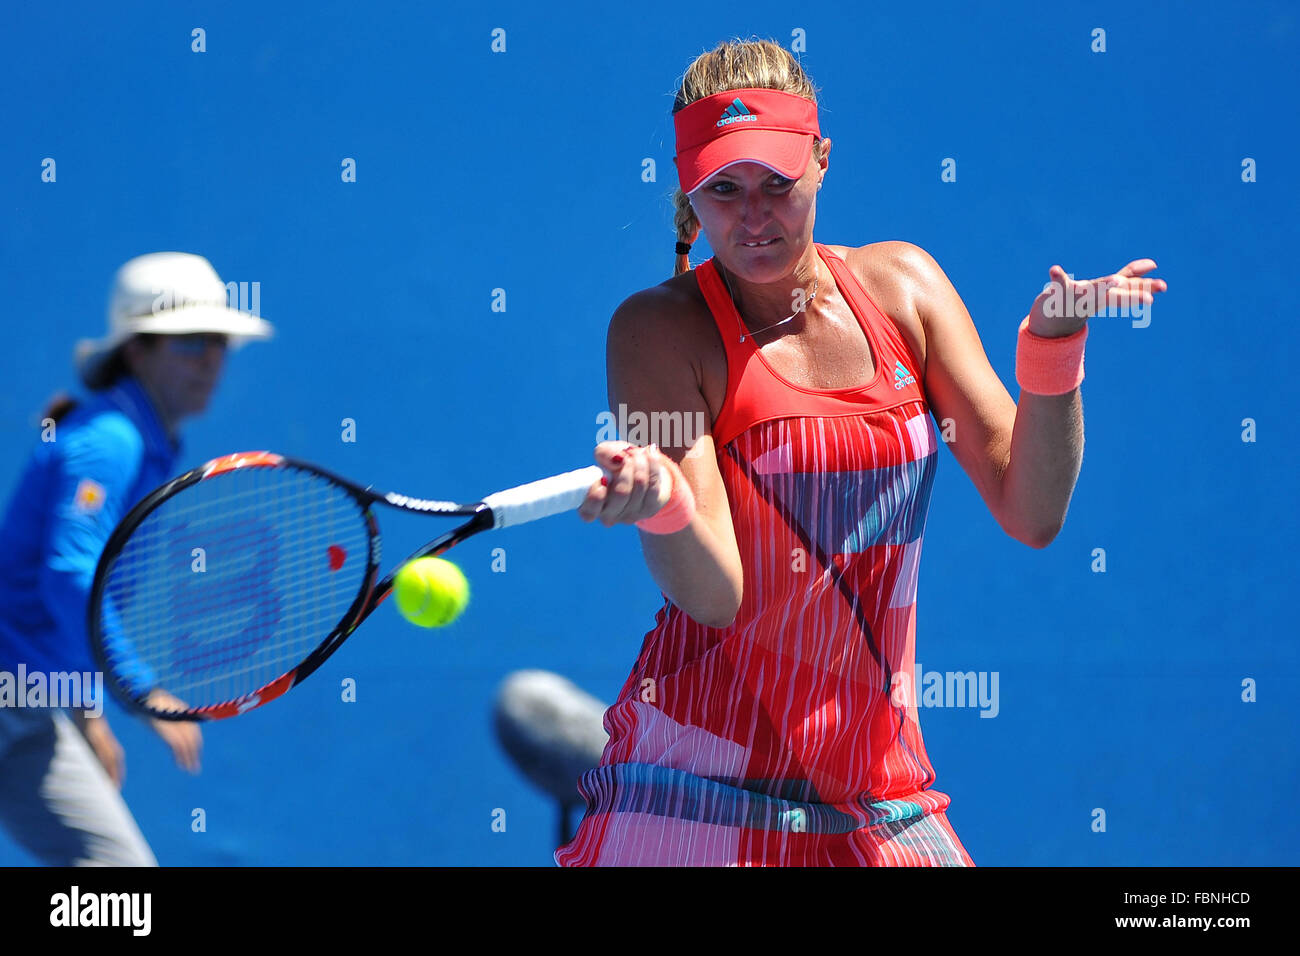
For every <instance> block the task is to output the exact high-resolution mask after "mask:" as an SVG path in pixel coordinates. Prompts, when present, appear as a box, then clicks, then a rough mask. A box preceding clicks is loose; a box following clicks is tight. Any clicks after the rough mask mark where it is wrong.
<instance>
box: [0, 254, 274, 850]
mask: <svg viewBox="0 0 1300 956" xmlns="http://www.w3.org/2000/svg"><path fill="white" fill-rule="evenodd" d="M270 335H271V326H270V324H269V323H267V322H266V321H265V320H263V319H261V318H259V317H258V316H255V315H251V314H249V313H247V312H241V311H238V310H236V309H232V308H230V307H228V305H227V297H226V287H225V284H224V283H223V282H222V281H221V279H220V277H219V276H218V275H217V272H216V270H215V269H213V267H212V265H211V264H210V263H209V262H208V261H207V260H206V259H204V258H203V257H202V256H197V255H191V254H189V253H183V252H159V253H152V254H150V255H144V256H139V257H137V258H135V259H132V260H130V261H129V262H127V263H126V264H125V265H123V266H122V267H121V268H120V269H119V270H118V272H117V276H116V278H115V281H114V283H113V289H112V292H111V295H110V300H109V308H108V333H107V335H106V336H105V337H104V338H102V339H98V340H94V341H82V342H79V343H78V344H77V348H76V354H75V357H76V363H77V370H78V374H79V376H80V378H81V381H82V384H83V385H85V387H86V388H87V389H89V390H90V393H91V394H90V397H89V398H88V399H87V400H86V401H84V402H81V403H78V402H76V401H74V400H72V399H69V398H67V397H66V396H62V395H60V396H56V397H55V398H54V399H53V400H52V401H51V404H50V407H49V408H48V409H47V411H46V413H45V416H44V425H45V426H46V427H45V432H46V434H44V435H43V436H42V437H43V440H42V441H41V443H40V444H38V445H37V446H36V448H35V450H34V451H33V452H32V454H31V458H30V459H29V461H28V463H27V467H26V469H25V471H24V472H23V475H22V478H21V479H20V481H19V484H18V487H17V489H16V490H15V492H14V494H13V497H12V499H11V500H10V502H9V507H8V509H7V510H6V512H5V515H4V519H3V523H0V825H2V826H4V828H5V829H6V830H7V831H8V833H9V835H10V836H11V837H12V838H13V839H14V840H15V841H16V842H17V843H18V844H20V845H21V846H23V847H25V848H26V849H27V850H28V851H29V852H30V853H32V854H33V855H34V856H35V857H37V859H39V860H40V861H41V862H43V863H45V864H48V865H52V866H73V865H76V866H95V865H104V866H156V865H157V861H156V860H155V859H154V855H153V852H152V851H151V850H150V848H149V845H148V843H147V842H146V841H145V839H144V836H143V835H142V834H141V832H140V828H139V827H138V826H137V824H136V822H135V819H134V818H133V817H132V815H131V811H130V810H129V809H127V806H126V803H125V802H124V801H123V799H122V796H121V794H120V793H119V790H120V788H121V786H122V781H123V779H124V777H125V762H124V759H123V758H124V755H123V751H122V748H121V746H120V745H119V744H118V742H117V739H116V738H115V737H114V736H113V732H112V731H111V730H110V729H109V726H108V719H107V718H106V717H105V716H103V715H102V712H101V713H100V714H99V715H95V714H94V713H92V712H90V711H87V710H85V709H82V708H76V707H73V708H70V709H69V710H68V712H67V713H65V712H64V711H63V710H62V709H60V708H59V707H58V706H56V705H57V704H59V701H55V700H50V701H41V700H39V699H33V698H32V695H31V694H30V693H29V692H28V688H27V687H26V686H18V684H17V675H18V674H19V672H20V669H21V671H22V672H23V673H24V674H25V675H26V676H27V681H24V684H26V683H27V682H28V681H30V680H31V679H32V678H31V675H34V674H35V675H43V676H42V677H38V678H37V679H38V680H40V679H44V680H46V681H47V682H48V681H53V680H54V679H55V678H53V677H52V675H56V674H66V673H69V672H78V673H89V672H93V671H94V670H95V665H94V663H93V661H92V659H91V653H90V646H89V639H88V635H87V633H86V608H87V604H88V601H89V597H90V587H91V582H92V580H93V578H94V573H95V566H96V564H97V563H98V561H99V556H100V553H101V552H102V551H103V548H104V544H105V542H106V541H107V540H108V536H109V534H110V533H111V532H112V530H113V528H114V527H115V526H116V524H117V523H118V521H119V520H120V519H121V518H122V517H123V516H124V515H125V514H126V512H127V511H129V510H130V509H131V507H132V506H133V505H135V504H136V502H138V501H139V500H140V499H141V498H143V497H144V496H145V495H146V494H148V493H149V492H150V491H152V490H153V489H154V488H156V487H157V486H158V485H161V484H162V483H163V482H165V481H167V480H168V479H169V478H171V477H173V476H174V475H175V473H176V462H177V460H178V458H179V454H180V441H179V437H178V431H177V429H178V427H179V425H180V423H181V422H182V421H183V420H184V419H186V418H188V417H190V416H192V415H197V414H199V413H201V412H202V411H203V410H204V409H205V408H206V407H207V404H208V400H209V399H210V397H211V395H212V392H213V390H214V389H215V388H216V385H217V382H218V381H219V380H220V377H221V372H222V369H223V367H224V364H225V356H226V351H227V349H228V348H230V347H237V346H239V345H241V344H242V343H243V342H245V341H248V340H252V339H266V338H269V337H270ZM51 420H52V424H53V427H52V428H50V427H49V426H50V425H51ZM51 438H52V439H53V440H50V439H51ZM6 674H7V675H8V681H7V686H8V688H9V690H10V692H9V693H5V692H4V687H5V686H6V685H5V681H6ZM47 686H48V687H51V688H52V687H53V683H47ZM100 687H101V688H102V683H101V684H100ZM21 695H27V696H26V697H24V698H23V700H17V699H16V698H17V697H18V696H21ZM154 695H157V696H158V697H162V698H167V697H169V695H167V694H166V691H165V690H162V689H157V690H154V691H153V692H152V694H151V697H153V696H154ZM83 703H84V701H83ZM19 704H23V706H18V705H19ZM31 704H35V706H31ZM98 704H99V707H101V708H102V706H103V701H102V700H100V701H99V702H98ZM151 724H152V726H153V729H154V730H155V731H156V732H157V733H158V735H159V736H160V737H162V738H163V740H164V741H166V743H167V745H168V746H169V747H170V748H171V750H172V753H173V755H174V756H175V758H176V762H177V764H178V765H180V766H181V767H183V768H185V769H186V770H189V771H190V772H191V773H197V772H198V770H199V753H200V749H201V746H202V736H201V734H200V732H199V729H198V725H197V724H194V723H187V722H169V721H151Z"/></svg>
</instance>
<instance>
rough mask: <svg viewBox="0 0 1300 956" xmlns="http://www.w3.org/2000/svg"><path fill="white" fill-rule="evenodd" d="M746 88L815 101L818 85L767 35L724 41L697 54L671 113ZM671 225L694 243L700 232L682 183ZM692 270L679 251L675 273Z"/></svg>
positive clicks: (817, 154)
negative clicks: (781, 93)
mask: <svg viewBox="0 0 1300 956" xmlns="http://www.w3.org/2000/svg"><path fill="white" fill-rule="evenodd" d="M744 89H755V90H780V91H781V92H783V93H793V94H794V95H795V96H802V97H803V98H804V99H808V100H812V101H813V102H814V103H816V102H817V88H816V87H815V86H813V83H812V80H810V79H809V78H808V74H806V73H804V71H803V67H801V66H800V65H799V61H798V60H796V59H795V58H794V57H793V56H792V55H791V54H790V51H789V50H787V49H786V48H785V47H783V46H781V45H780V44H779V43H774V42H773V41H771V40H726V41H723V42H722V43H719V44H718V45H717V46H716V47H714V48H713V49H712V50H709V51H708V52H707V53H701V54H700V55H699V56H697V57H696V58H695V61H694V62H693V63H691V65H690V66H689V67H688V68H687V70H686V74H685V75H684V76H683V77H682V84H681V86H680V87H679V88H678V90H677V99H676V101H675V102H674V103H673V112H674V113H676V112H677V111H678V110H681V109H685V108H686V107H687V106H690V105H691V104H692V103H694V102H695V101H696V100H702V99H704V98H705V97H706V96H713V95H714V94H715V93H725V92H727V91H728V90H744ZM813 157H814V158H815V159H816V160H817V161H818V162H821V158H822V144H821V139H820V138H819V139H818V140H817V141H816V143H815V144H814V145H813ZM673 227H674V228H675V229H676V230H677V241H678V242H685V243H694V242H695V239H696V237H697V236H698V235H699V234H700V221H699V220H698V219H697V218H695V210H694V209H692V208H691V200H690V197H689V196H687V195H686V193H684V192H682V190H681V188H680V187H678V188H677V189H676V190H675V191H674V192H673ZM690 270H691V261H690V258H689V256H687V255H685V254H682V255H678V256H677V258H676V261H675V263H674V266H673V275H675V276H679V275H681V274H682V273H683V272H689V271H690Z"/></svg>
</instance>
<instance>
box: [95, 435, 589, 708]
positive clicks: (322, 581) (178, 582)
mask: <svg viewBox="0 0 1300 956" xmlns="http://www.w3.org/2000/svg"><path fill="white" fill-rule="evenodd" d="M602 474H604V472H602V471H601V469H600V468H599V467H597V466H595V465H592V466H590V467H587V468H581V469H578V470H576V471H570V472H567V473H565V474H562V475H556V476H554V477H552V478H545V479H543V480H541V481H534V482H532V483H530V484H526V485H520V486H519V487H517V488H511V489H509V490H507V491H499V492H497V493H496V494H491V495H488V496H487V497H486V498H484V499H483V500H482V501H476V502H473V503H470V504H458V503H456V502H451V501H429V500H426V499H422V498H408V497H407V496H405V495H398V494H392V493H390V492H383V491H378V490H375V489H374V488H362V487H360V486H359V485H356V484H354V483H352V482H350V481H348V480H346V479H344V478H340V477H338V476H337V475H334V474H331V473H330V472H328V471H325V470H324V469H323V468H318V467H317V466H315V465H312V464H309V463H307V462H303V461H296V460H294V459H292V458H285V457H283V456H281V455H276V454H272V453H271V452H265V451H258V452H241V453H238V454H234V455H226V456H224V457H222V458H216V459H213V460H212V461H210V462H208V463H207V464H205V465H202V466H200V467H199V468H195V469H194V470H193V471H190V472H187V473H186V474H184V475H181V476H180V477H179V478H176V479H174V480H173V481H170V482H168V483H167V484H165V485H163V486H162V487H161V488H158V489H157V490H156V491H154V492H152V493H151V494H149V495H148V497H146V498H145V499H144V500H143V501H141V502H140V503H139V504H138V505H136V506H135V507H134V508H132V509H131V511H130V512H129V513H128V514H127V515H126V517H124V518H123V519H122V521H121V523H120V524H119V525H118V526H117V528H116V529H114V531H113V533H112V535H111V536H110V537H109V539H108V543H107V545H106V546H105V548H104V553H103V554H102V555H101V556H100V559H99V564H98V566H97V567H96V569H95V579H94V583H93V585H92V588H91V596H90V605H89V622H88V623H89V631H90V641H91V648H92V650H93V652H94V655H95V660H96V662H97V664H98V666H99V668H100V670H102V671H103V672H104V675H105V682H106V683H107V684H108V686H109V688H110V689H111V690H112V692H113V693H114V695H115V696H117V697H118V699H119V700H121V701H122V702H123V703H124V704H125V705H126V706H128V707H130V708H131V709H133V710H136V711H138V712H142V713H145V714H148V715H149V716H152V717H157V718H162V719H164V720H219V719H222V718H226V717H233V716H235V715H237V714H242V713H245V712H247V711H249V710H253V709H254V708H257V707H261V706H262V705H263V704H266V703H268V702H269V701H272V700H275V698H277V697H279V696H280V695H282V694H284V693H285V692H286V691H288V690H289V689H290V688H292V687H295V686H296V685H298V684H300V683H302V681H304V680H305V679H306V678H307V677H308V676H309V675H310V674H311V673H312V672H313V671H314V670H316V668H318V667H320V665H321V664H322V663H324V662H325V660H326V659H328V658H329V656H330V655H331V654H333V653H334V652H335V651H336V650H338V649H339V647H340V645H342V643H343V642H344V641H345V640H347V639H348V637H350V636H351V634H352V632H353V631H355V630H356V629H357V626H358V625H359V624H360V623H361V622H362V621H364V620H365V619H366V618H367V617H368V616H369V615H370V613H371V612H372V611H374V609H375V608H376V607H378V606H379V605H380V604H381V603H382V602H383V601H384V599H385V598H387V597H388V595H389V593H390V592H391V591H392V588H393V577H394V575H395V574H396V573H397V570H398V569H397V568H395V569H394V570H393V571H391V572H389V573H388V574H387V575H386V576H385V577H384V578H383V579H382V580H380V581H379V582H378V583H376V580H375V579H376V575H377V574H378V572H379V561H380V540H379V523H378V521H376V519H375V514H374V510H373V508H372V506H373V505H376V504H383V505H388V506H390V507H393V508H400V509H401V510H403V511H415V512H419V513H420V514H426V515H436V516H440V517H446V518H465V519H468V520H466V521H464V522H463V523H461V524H459V525H457V526H456V527H455V528H453V529H451V530H450V531H447V532H446V533H445V534H443V535H440V536H439V537H437V538H435V539H433V540H432V541H430V542H429V543H428V544H426V545H425V546H424V547H422V548H420V549H419V550H418V551H416V552H415V553H414V554H412V555H411V556H410V557H409V558H407V561H404V562H402V563H403V564H405V563H407V562H409V561H413V560H415V559H416V558H421V557H425V556H426V555H438V554H442V553H443V552H444V551H446V550H447V549H448V548H451V547H452V546H453V545H455V544H458V543H459V542H461V541H464V540H465V539H466V538H468V537H470V536H471V535H475V534H478V533H479V532H480V531H487V530H488V529H490V528H505V527H509V526H510V525H516V524H522V523H524V522H526V521H535V520H537V519H538V518H544V517H547V516H548V515H553V514H559V513H560V512H563V511H571V510H573V509H575V508H577V507H578V506H579V505H580V504H581V503H582V501H583V499H584V498H585V497H586V495H587V490H588V488H590V487H591V485H592V483H593V482H594V481H596V480H598V479H599V478H600V477H601V475H602ZM398 567H399V568H400V567H401V566H400V565H399V566H398ZM155 690H162V691H165V692H166V694H165V695H158V694H154V693H153V691H155ZM151 698H155V699H156V700H155V701H154V702H152V703H151ZM177 700H179V701H180V702H181V703H179V704H177V703H176V701H177ZM178 707H179V708H182V709H177V708H178Z"/></svg>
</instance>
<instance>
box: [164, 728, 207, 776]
mask: <svg viewBox="0 0 1300 956" xmlns="http://www.w3.org/2000/svg"><path fill="white" fill-rule="evenodd" d="M153 726H154V730H155V731H156V732H157V734H158V736H159V737H161V738H162V739H163V742H164V743H165V744H167V746H168V747H170V748H171V752H172V757H173V758H175V760H176V766H178V767H180V768H181V769H182V770H186V771H188V772H189V773H194V774H196V773H198V772H199V769H200V767H199V754H200V753H201V752H202V750H203V734H202V733H201V732H200V731H199V728H198V727H197V726H196V725H195V724H192V723H188V722H176V721H170V720H155V721H154V722H153Z"/></svg>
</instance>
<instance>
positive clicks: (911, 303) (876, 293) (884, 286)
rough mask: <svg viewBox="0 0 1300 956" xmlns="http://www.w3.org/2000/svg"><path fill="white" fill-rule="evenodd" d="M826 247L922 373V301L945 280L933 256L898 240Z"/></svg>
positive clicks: (909, 243)
mask: <svg viewBox="0 0 1300 956" xmlns="http://www.w3.org/2000/svg"><path fill="white" fill-rule="evenodd" d="M827 248H829V249H830V250H831V251H832V252H834V253H835V254H836V255H838V256H839V257H840V258H841V259H843V260H844V262H845V264H846V265H848V267H849V268H850V269H852V270H853V274H854V276H855V277H856V278H857V280H858V281H859V282H860V283H862V286H863V288H865V289H866V290H867V294H868V295H870V296H871V299H872V301H874V302H875V303H876V305H877V306H879V307H880V310H881V311H882V312H884V313H885V314H886V315H888V316H889V317H890V318H891V319H892V320H893V322H894V325H895V327H896V328H897V329H898V331H899V333H900V334H901V335H902V336H903V339H904V340H905V341H906V342H907V344H908V346H909V347H910V348H911V350H912V353H913V354H914V355H915V356H916V357H917V361H918V362H919V363H920V365H921V368H922V370H923V371H922V374H924V368H925V358H926V326H925V321H924V315H925V302H926V301H927V300H928V298H929V296H930V294H931V292H932V290H934V288H935V283H936V282H940V281H943V282H946V281H947V278H946V277H945V276H944V275H943V270H942V269H940V268H939V264H938V263H937V262H935V260H934V257H933V256H931V255H930V254H929V253H928V252H926V251H925V250H924V249H922V248H921V247H920V246H918V245H916V244H914V243H911V242H906V241H903V240H900V239H890V240H886V241H884V242H872V243H868V244H867V245H865V246H858V247H853V246H828V247H827Z"/></svg>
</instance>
